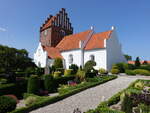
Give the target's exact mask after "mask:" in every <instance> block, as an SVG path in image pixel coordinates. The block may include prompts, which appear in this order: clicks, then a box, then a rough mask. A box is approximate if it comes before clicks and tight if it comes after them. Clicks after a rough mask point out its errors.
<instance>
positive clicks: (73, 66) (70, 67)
mask: <svg viewBox="0 0 150 113" xmlns="http://www.w3.org/2000/svg"><path fill="white" fill-rule="evenodd" d="M69 69H72V74H76V73H77V71H78V69H79V67H78V66H77V65H76V64H71V65H70V66H69Z"/></svg>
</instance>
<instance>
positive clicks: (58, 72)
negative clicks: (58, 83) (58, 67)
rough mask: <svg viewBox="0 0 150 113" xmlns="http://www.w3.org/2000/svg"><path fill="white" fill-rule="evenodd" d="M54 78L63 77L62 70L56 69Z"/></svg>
mask: <svg viewBox="0 0 150 113" xmlns="http://www.w3.org/2000/svg"><path fill="white" fill-rule="evenodd" d="M53 76H54V78H58V77H61V72H60V71H56V72H54V75H53Z"/></svg>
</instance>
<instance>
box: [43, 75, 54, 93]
mask: <svg viewBox="0 0 150 113" xmlns="http://www.w3.org/2000/svg"><path fill="white" fill-rule="evenodd" d="M53 84H54V80H53V76H52V75H45V76H44V87H45V89H46V90H47V91H48V92H52V91H53Z"/></svg>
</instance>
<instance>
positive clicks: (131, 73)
mask: <svg viewBox="0 0 150 113" xmlns="http://www.w3.org/2000/svg"><path fill="white" fill-rule="evenodd" d="M125 73H126V74H127V75H136V74H135V72H134V71H133V70H126V71H125Z"/></svg>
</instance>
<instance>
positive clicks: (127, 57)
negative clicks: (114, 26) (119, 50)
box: [124, 54, 132, 61]
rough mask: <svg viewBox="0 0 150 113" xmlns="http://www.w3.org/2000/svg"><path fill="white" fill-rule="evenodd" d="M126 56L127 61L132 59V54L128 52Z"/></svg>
mask: <svg viewBox="0 0 150 113" xmlns="http://www.w3.org/2000/svg"><path fill="white" fill-rule="evenodd" d="M124 57H125V58H126V60H127V61H129V60H132V56H129V55H127V54H125V55H124Z"/></svg>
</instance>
